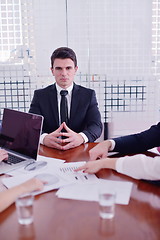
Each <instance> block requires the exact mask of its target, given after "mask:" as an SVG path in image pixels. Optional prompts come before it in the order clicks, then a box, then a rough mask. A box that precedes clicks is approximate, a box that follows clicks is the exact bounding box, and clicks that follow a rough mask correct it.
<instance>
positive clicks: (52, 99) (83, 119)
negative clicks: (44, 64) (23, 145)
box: [29, 47, 102, 150]
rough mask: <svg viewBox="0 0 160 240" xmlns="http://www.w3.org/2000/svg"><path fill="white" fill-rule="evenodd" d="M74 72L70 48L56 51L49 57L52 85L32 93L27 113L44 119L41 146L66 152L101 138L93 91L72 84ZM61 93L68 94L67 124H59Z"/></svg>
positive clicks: (74, 61)
mask: <svg viewBox="0 0 160 240" xmlns="http://www.w3.org/2000/svg"><path fill="white" fill-rule="evenodd" d="M77 69H78V66H77V59H76V55H75V53H74V51H73V50H72V49H70V48H67V47H61V48H58V49H56V50H55V51H54V52H53V54H52V56H51V71H52V74H53V76H54V77H55V81H56V83H55V84H53V85H50V86H48V87H46V88H44V89H39V90H35V92H34V96H33V99H32V102H31V106H30V110H29V112H31V113H35V114H39V115H42V116H43V117H44V123H43V134H42V135H41V143H42V144H44V145H46V146H48V147H52V148H57V149H61V150H66V149H70V148H73V147H76V146H79V145H81V144H82V143H85V142H94V141H95V140H96V139H97V138H98V137H100V135H101V132H102V123H101V117H100V112H99V110H98V104H97V100H96V96H95V91H94V90H91V89H89V88H84V87H82V86H80V85H76V84H75V83H74V76H75V74H76V71H77ZM61 90H67V91H68V92H67V95H66V98H67V104H68V110H67V114H68V121H67V122H61V116H60V101H61V95H60V92H61ZM62 137H65V139H62ZM63 143H65V145H64V144H63Z"/></svg>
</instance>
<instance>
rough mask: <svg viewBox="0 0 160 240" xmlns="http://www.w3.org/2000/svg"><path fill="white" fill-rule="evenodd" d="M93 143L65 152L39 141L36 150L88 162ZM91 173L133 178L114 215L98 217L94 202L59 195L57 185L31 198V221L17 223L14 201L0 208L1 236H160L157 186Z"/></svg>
mask: <svg viewBox="0 0 160 240" xmlns="http://www.w3.org/2000/svg"><path fill="white" fill-rule="evenodd" d="M96 144H97V143H87V144H84V145H81V146H79V147H76V148H74V149H70V150H66V151H60V150H56V149H51V148H47V147H45V146H42V145H41V146H40V150H39V154H40V155H43V156H47V157H53V158H58V159H64V160H66V162H77V161H88V159H89V153H88V152H89V150H90V149H91V148H92V147H94V146H95V145H96ZM147 154H148V155H151V156H154V154H153V153H149V152H148V153H147ZM53 161H54V159H53ZM96 175H97V177H98V178H102V179H108V180H116V181H127V182H128V181H129V182H132V183H133V187H132V192H131V197H130V201H129V204H128V205H120V204H116V209H115V217H114V218H113V219H111V220H102V219H101V218H100V217H99V206H98V202H94V201H80V200H72V199H62V198H58V197H57V196H56V195H55V193H56V191H57V190H52V191H49V192H46V193H43V194H40V195H38V196H36V197H35V202H34V223H33V224H30V225H26V226H25V225H20V224H19V223H18V221H17V215H16V208H15V204H12V205H11V206H10V207H9V208H8V209H6V210H5V211H3V212H2V213H0V240H22V239H25V240H26V239H27V240H29V239H32V240H33V239H35V240H82V239H83V240H101V239H102V240H103V239H110V240H112V239H113V240H122V239H123V240H159V239H160V187H159V186H156V185H154V184H151V183H149V182H147V181H143V180H135V179H132V178H130V177H127V176H125V175H123V174H119V173H117V172H116V171H114V170H109V169H106V170H104V169H103V170H100V171H99V172H98V173H97V174H96Z"/></svg>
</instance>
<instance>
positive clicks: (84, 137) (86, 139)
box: [79, 132, 88, 143]
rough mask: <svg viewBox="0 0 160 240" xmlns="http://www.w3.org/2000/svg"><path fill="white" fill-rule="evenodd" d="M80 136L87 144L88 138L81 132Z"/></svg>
mask: <svg viewBox="0 0 160 240" xmlns="http://www.w3.org/2000/svg"><path fill="white" fill-rule="evenodd" d="M79 134H80V135H81V136H82V138H83V139H84V143H87V142H88V137H87V136H86V135H85V134H84V133H83V132H80V133H79Z"/></svg>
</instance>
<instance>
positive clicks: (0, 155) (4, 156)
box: [0, 149, 8, 162]
mask: <svg viewBox="0 0 160 240" xmlns="http://www.w3.org/2000/svg"><path fill="white" fill-rule="evenodd" d="M7 158H8V153H7V151H6V150H4V149H0V162H1V161H3V160H6V159H7Z"/></svg>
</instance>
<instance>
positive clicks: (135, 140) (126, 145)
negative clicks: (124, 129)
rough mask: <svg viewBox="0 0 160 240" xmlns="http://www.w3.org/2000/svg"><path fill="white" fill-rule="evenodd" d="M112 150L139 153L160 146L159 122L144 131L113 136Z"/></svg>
mask: <svg viewBox="0 0 160 240" xmlns="http://www.w3.org/2000/svg"><path fill="white" fill-rule="evenodd" d="M114 141H115V142H116V146H115V149H114V151H117V152H120V153H125V154H126V153H139V152H144V151H146V150H148V149H151V148H153V147H158V146H160V122H159V123H158V124H157V125H153V126H151V128H149V129H148V130H146V131H143V132H141V133H137V134H132V135H128V136H123V137H119V138H115V139H114Z"/></svg>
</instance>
